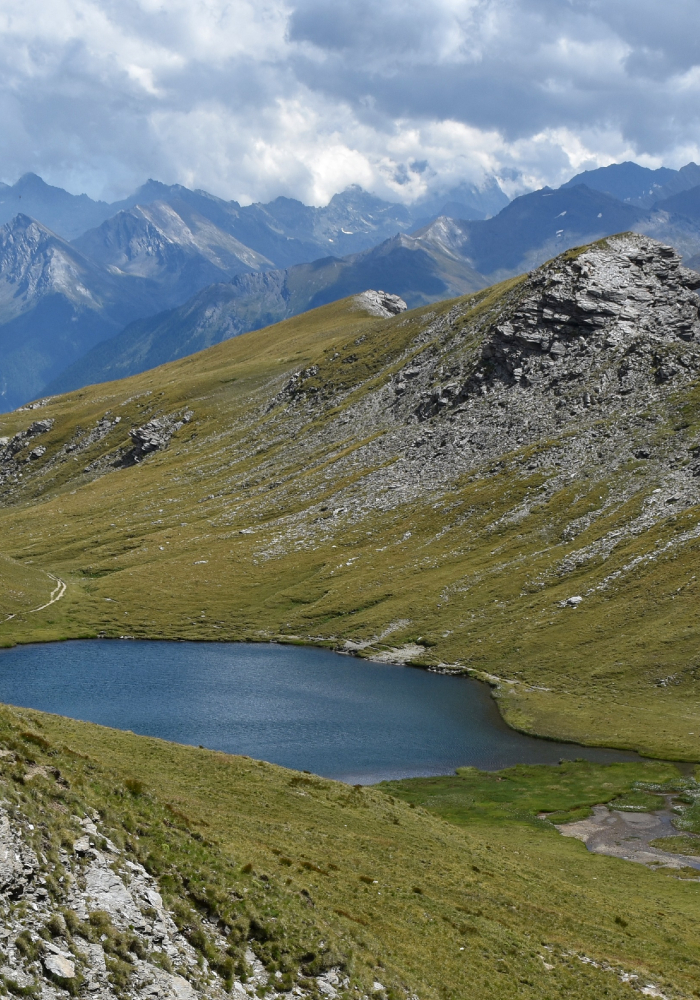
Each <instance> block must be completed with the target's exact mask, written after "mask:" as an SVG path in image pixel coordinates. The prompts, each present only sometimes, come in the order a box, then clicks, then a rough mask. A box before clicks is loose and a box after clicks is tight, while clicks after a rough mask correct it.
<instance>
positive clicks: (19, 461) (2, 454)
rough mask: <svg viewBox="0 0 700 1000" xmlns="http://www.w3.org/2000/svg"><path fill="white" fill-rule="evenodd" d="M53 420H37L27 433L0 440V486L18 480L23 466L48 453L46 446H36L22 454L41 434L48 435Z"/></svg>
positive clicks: (23, 432) (18, 433) (22, 432)
mask: <svg viewBox="0 0 700 1000" xmlns="http://www.w3.org/2000/svg"><path fill="white" fill-rule="evenodd" d="M53 425H54V422H53V420H52V419H46V420H35V421H34V423H33V424H30V425H29V427H28V428H27V429H26V430H25V431H18V432H17V434H14V435H13V436H12V437H8V438H0V485H1V484H2V483H4V482H5V481H7V480H15V481H16V480H17V478H18V477H20V476H21V475H22V472H21V470H22V466H23V465H24V464H26V463H27V462H31V461H33V460H34V459H37V458H41V457H42V455H44V454H45V453H46V447H45V446H44V445H36V446H35V447H34V448H32V449H31V451H28V452H26V453H25V455H24V457H22V455H21V452H22V451H24V449H26V448H27V446H28V445H29V443H30V442H31V441H32V440H33V439H34V438H35V437H37V435H39V434H46V433H47V432H48V431H50V430H51V428H52V427H53Z"/></svg>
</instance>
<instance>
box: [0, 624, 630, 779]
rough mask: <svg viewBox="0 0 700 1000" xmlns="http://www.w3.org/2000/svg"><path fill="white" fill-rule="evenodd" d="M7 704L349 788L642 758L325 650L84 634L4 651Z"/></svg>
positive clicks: (460, 682) (457, 686) (473, 690)
mask: <svg viewBox="0 0 700 1000" xmlns="http://www.w3.org/2000/svg"><path fill="white" fill-rule="evenodd" d="M0 701H3V702H6V703H10V704H13V705H21V706H23V707H28V708H37V709H41V710H42V711H45V712H55V713H57V714H59V715H68V716H71V717H72V718H74V719H83V720H86V721H89V722H98V723H101V724H102V725H105V726H114V727H116V728H118V729H131V730H133V732H135V733H141V734H144V735H148V736H159V737H161V738H163V739H166V740H174V741H176V742H178V743H190V744H193V745H195V746H196V745H199V744H201V745H203V746H205V747H209V748H211V749H215V750H224V751H226V752H227V753H242V754H248V755H249V756H251V757H257V758H259V759H262V760H268V761H272V762H273V763H275V764H283V765H284V766H285V767H293V768H298V769H299V770H308V771H312V772H314V773H315V774H322V775H325V776H326V777H329V778H339V779H341V780H343V781H348V782H362V783H371V782H375V781H381V780H382V779H384V778H402V777H408V776H411V775H429V774H448V773H450V772H451V771H453V770H454V768H455V767H459V766H460V765H465V764H471V765H474V766H476V767H479V768H483V769H486V770H495V769H498V768H502V767H508V766H510V765H512V764H518V763H527V764H554V763H556V762H557V761H558V760H559V759H560V758H561V757H567V758H569V759H572V758H575V757H585V758H587V759H589V760H595V761H600V762H607V761H613V760H633V759H637V758H636V755H635V754H631V753H624V752H618V751H615V750H601V749H592V748H588V747H578V746H576V745H573V744H566V743H552V742H549V741H547V740H537V739H533V738H532V737H529V736H523V735H521V734H520V733H516V732H513V730H511V729H509V728H508V727H507V726H506V725H505V724H504V722H503V721H502V719H501V717H500V715H499V714H498V711H497V709H496V706H495V704H494V702H493V700H492V699H491V696H490V694H489V691H488V688H487V687H486V686H485V685H483V684H480V683H479V682H478V681H473V680H470V679H468V678H465V677H444V676H441V675H438V674H429V673H427V672H425V671H423V670H416V669H412V668H409V667H398V666H393V665H390V664H384V663H370V662H367V661H366V660H358V659H355V658H352V657H348V656H341V655H339V654H338V653H331V652H329V651H328V650H324V649H312V648H310V647H304V646H279V645H275V644H272V645H267V644H262V643H261V644H255V643H253V644H249V643H195V642H137V641H129V640H99V639H97V640H87V641H86V640H83V641H77V642H63V643H47V644H45V645H36V646H16V647H14V648H13V649H4V650H0Z"/></svg>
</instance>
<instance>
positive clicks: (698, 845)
mask: <svg viewBox="0 0 700 1000" xmlns="http://www.w3.org/2000/svg"><path fill="white" fill-rule="evenodd" d="M649 843H650V844H651V846H652V847H658V848H659V850H661V851H670V852H671V853H672V854H687V855H690V856H694V857H699V856H700V840H699V839H696V838H694V837H659V838H658V839H657V840H650V841H649Z"/></svg>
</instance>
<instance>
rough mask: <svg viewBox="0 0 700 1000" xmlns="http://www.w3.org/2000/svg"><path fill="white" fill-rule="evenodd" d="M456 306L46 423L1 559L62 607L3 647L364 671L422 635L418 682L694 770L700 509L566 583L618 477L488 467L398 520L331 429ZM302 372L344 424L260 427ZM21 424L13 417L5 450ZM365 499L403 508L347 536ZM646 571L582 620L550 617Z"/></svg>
mask: <svg viewBox="0 0 700 1000" xmlns="http://www.w3.org/2000/svg"><path fill="white" fill-rule="evenodd" d="M513 289H515V290H516V291H517V280H516V281H511V282H507V283H505V284H504V285H503V286H497V287H496V288H494V289H491V290H487V291H486V292H485V293H479V294H478V295H477V296H475V297H473V298H471V299H467V300H459V302H458V304H460V303H461V304H462V305H464V304H466V303H468V302H470V301H474V302H477V303H478V304H477V306H476V307H475V309H472V312H471V314H470V315H474V314H476V313H478V312H479V311H483V310H485V309H487V308H489V307H490V306H493V305H496V304H498V303H499V302H500V301H501V299H502V297H503V296H504V295H508V294H510V292H511V291H512V290H513ZM454 305H455V303H454V302H449V303H440V304H438V305H435V306H431V307H429V308H426V309H421V310H415V311H414V312H412V313H409V314H408V315H404V316H399V317H396V318H394V319H391V320H377V319H372V318H371V317H367V316H365V315H364V314H361V313H357V312H351V311H349V309H348V303H347V302H341V303H337V304H334V305H332V306H328V307H324V308H322V309H318V310H316V311H314V312H312V313H310V314H306V315H304V316H301V317H297V318H295V319H292V320H288V321H286V322H285V323H282V324H279V325H278V326H276V327H272V328H269V329H267V330H264V331H260V332H258V333H254V334H249V335H246V336H243V337H240V338H236V339H234V340H231V341H228V342H226V343H224V344H221V345H218V346H216V347H214V348H211V349H210V350H209V351H206V352H203V353H202V354H200V355H196V356H194V357H191V358H187V359H184V360H182V361H178V362H174V363H173V364H170V365H167V366H164V367H163V368H161V369H156V370H154V371H152V372H147V373H145V374H143V375H139V376H135V377H133V378H131V379H128V380H125V381H123V382H115V383H109V384H106V385H99V386H96V387H88V388H87V389H83V390H80V391H78V392H75V393H72V394H70V395H67V396H64V397H59V398H57V399H56V400H55V401H54V402H52V403H50V404H49V405H48V406H46V407H45V408H43V409H42V410H41V411H40V413H41V415H42V416H51V417H54V418H55V421H56V423H55V426H54V428H53V430H52V431H51V432H50V433H49V434H47V435H45V436H44V437H43V438H42V441H43V443H45V444H46V445H47V446H48V450H47V453H46V455H45V456H44V458H43V459H42V460H41V461H40V462H36V463H34V464H33V465H32V468H31V470H29V471H27V472H26V474H25V478H24V479H23V484H24V485H23V486H22V487H21V488H19V487H18V489H17V491H16V492H15V493H14V494H13V495H12V496H11V497H10V496H9V495H8V497H7V499H6V501H5V503H4V506H3V509H2V511H0V537H2V548H3V550H4V552H5V553H6V554H8V555H10V556H12V557H13V558H14V559H16V560H18V561H19V562H20V563H21V564H22V565H23V566H25V567H30V568H37V567H38V568H41V569H42V570H47V571H51V572H54V573H57V574H59V575H60V576H61V577H62V578H64V579H65V580H66V581H67V582H68V585H69V586H68V591H67V594H66V597H65V598H64V599H63V600H62V601H60V602H59V603H58V604H55V605H53V606H52V607H51V608H49V609H47V610H46V611H45V612H41V613H39V614H36V615H31V616H27V617H21V616H17V617H16V618H15V619H13V620H12V621H10V622H7V623H5V624H0V641H4V642H18V641H31V640H35V639H55V638H62V637H69V636H80V635H96V634H98V633H100V634H105V635H108V636H113V635H122V634H128V635H133V636H141V637H148V636H157V637H173V638H175V637H179V638H189V639H200V638H201V639H241V638H247V639H269V638H285V637H286V638H288V639H289V640H290V641H296V639H295V637H298V638H300V639H302V640H304V641H309V640H310V639H311V640H314V641H319V642H328V643H329V644H331V645H334V644H336V643H338V644H340V645H342V643H343V642H344V641H345V640H353V641H359V640H363V641H365V642H369V643H371V645H369V646H368V647H367V648H366V649H365V651H364V652H365V655H372V654H375V655H376V654H377V653H381V652H382V650H384V649H386V648H387V647H388V646H397V647H400V646H401V645H403V644H404V643H408V642H411V641H415V640H417V639H418V638H421V639H422V642H423V643H424V644H425V645H427V646H428V650H427V653H426V655H425V657H424V660H423V662H425V663H431V662H432V663H440V662H443V663H461V664H463V665H465V666H466V667H468V668H470V669H473V670H475V671H480V672H484V673H491V674H497V675H501V676H505V677H508V678H511V679H512V680H514V681H515V682H516V683H513V684H506V685H504V686H502V687H501V688H500V690H499V692H498V694H499V697H500V704H501V707H502V710H503V712H504V714H505V716H506V718H507V719H508V720H509V721H510V722H511V723H513V724H514V725H517V726H520V727H521V728H523V729H527V730H530V731H534V732H538V733H541V734H547V735H552V736H557V737H564V738H570V739H574V740H581V741H585V742H591V743H602V744H618V745H623V746H631V747H636V748H638V749H640V750H642V751H643V752H646V753H649V754H652V755H662V756H667V757H670V758H672V759H682V758H685V759H691V760H693V759H695V760H697V759H698V758H699V757H700V746H699V744H700V740H699V738H698V735H697V734H698V733H700V701H699V700H698V697H697V694H698V690H697V687H698V677H697V676H696V675H697V668H698V667H699V666H700V654H699V652H698V650H699V648H700V646H699V639H700V636H699V631H698V616H697V607H698V587H699V585H698V582H697V580H696V578H695V577H696V568H697V558H698V546H699V545H700V541H699V540H698V539H697V538H695V537H690V538H687V539H685V540H682V541H679V539H680V538H681V537H682V535H683V533H684V532H686V531H688V532H690V533H691V536H692V533H693V532H695V528H696V525H697V521H698V511H697V508H694V507H691V508H688V509H686V510H684V511H683V512H682V513H679V514H673V513H672V511H669V513H668V515H667V516H665V518H664V519H663V520H662V521H661V522H660V523H659V524H658V525H657V527H655V528H654V529H651V530H649V531H646V532H644V533H642V534H639V535H636V536H634V537H632V538H631V539H630V540H628V541H625V542H623V543H621V544H619V545H618V546H617V547H616V548H615V549H614V550H613V552H612V553H611V555H610V556H609V558H607V560H605V561H604V560H603V559H600V558H597V559H593V560H590V561H589V562H587V563H586V564H585V565H583V566H580V567H579V568H578V569H576V570H575V571H574V572H573V573H570V574H568V575H567V576H566V577H565V578H562V577H561V576H560V575H559V573H558V572H557V566H558V564H559V562H560V560H561V559H562V558H563V557H564V556H565V555H566V554H567V552H569V551H570V550H571V549H572V547H574V548H577V549H579V548H581V547H582V546H586V545H589V544H594V543H595V541H596V539H597V538H599V537H601V536H602V535H603V534H604V533H606V532H608V531H610V529H611V528H613V527H614V526H615V525H616V524H620V523H623V522H624V521H625V520H626V519H629V518H630V517H631V516H633V515H634V514H635V513H636V511H637V509H638V507H639V505H640V504H641V499H638V500H633V501H629V502H628V503H627V504H626V505H620V504H619V503H615V502H614V498H615V495H616V488H617V485H618V484H617V483H616V481H615V480H614V478H613V479H609V480H608V479H606V480H603V481H601V480H600V478H599V476H598V474H597V473H596V470H595V468H593V469H591V470H590V473H589V475H588V476H587V477H586V478H582V479H578V480H577V481H576V482H573V483H571V484H570V485H568V486H566V487H563V488H557V489H556V490H553V491H551V490H548V486H547V482H548V475H547V473H545V472H543V471H541V470H538V471H528V469H527V462H528V459H529V456H531V455H532V451H533V449H532V448H523V449H522V451H521V452H519V453H517V454H515V455H512V456H509V457H507V460H506V461H504V462H502V463H500V467H499V466H495V467H489V468H488V469H484V470H481V472H482V473H483V474H480V475H479V476H465V477H463V478H462V479H459V480H456V481H454V482H452V483H451V484H448V485H445V486H443V485H440V484H436V485H435V489H434V490H433V491H432V492H429V493H427V494H426V495H424V496H422V497H421V498H419V499H407V500H405V501H403V502H402V501H401V500H400V499H396V497H397V494H392V493H391V468H390V465H389V466H386V459H385V458H384V457H381V456H378V454H377V453H375V452H373V450H372V434H371V433H370V434H368V435H367V436H366V437H365V438H364V439H363V440H361V441H358V440H356V438H355V437H354V435H353V430H352V425H351V424H348V425H347V432H346V431H344V430H343V423H342V421H343V413H344V411H345V410H346V409H347V408H348V407H349V406H350V405H351V404H352V402H353V401H354V400H356V399H358V398H359V397H361V396H363V395H365V394H367V393H369V392H370V391H371V390H372V389H373V388H374V387H376V386H378V385H381V384H382V383H383V382H385V381H386V380H387V378H388V377H389V376H390V374H391V372H392V371H394V370H395V369H396V367H397V366H398V365H399V364H404V363H405V360H406V357H407V353H406V352H407V351H408V349H409V347H410V345H411V344H412V343H413V341H414V338H415V337H416V336H417V335H418V334H420V332H421V330H423V329H424V328H425V326H426V325H427V322H428V319H429V317H433V318H434V317H435V316H436V315H444V314H446V313H447V312H448V311H449V310H450V309H451V308H453V307H454ZM336 356H339V357H336ZM311 365H317V366H319V371H318V373H317V374H316V375H310V376H309V377H308V378H307V381H306V385H307V390H308V391H309V393H311V392H313V391H314V390H316V391H318V392H319V393H323V392H324V391H327V390H328V388H329V387H332V388H333V389H334V390H335V391H336V392H339V393H345V395H344V396H343V398H342V400H341V401H340V402H339V403H338V405H336V406H334V407H333V408H330V409H329V408H326V409H325V410H324V409H323V408H320V407H319V408H318V409H317V410H316V411H313V410H306V411H304V410H303V409H301V410H300V409H297V410H296V411H295V412H292V411H291V410H288V409H287V408H286V407H283V406H277V407H273V408H272V409H270V408H269V402H270V401H271V400H272V399H273V398H274V396H275V394H276V393H277V392H279V390H280V389H281V388H282V387H283V385H284V384H285V382H286V381H287V379H288V374H289V373H290V372H291V371H294V370H295V369H296V370H299V369H302V368H308V367H309V366H311ZM699 402H700V391H699V390H698V389H697V388H696V389H695V390H693V391H692V392H691V393H690V394H689V395H686V396H683V397H679V398H671V397H669V399H668V401H667V404H666V409H665V411H664V413H663V420H662V421H661V422H659V423H657V424H656V426H655V429H654V434H656V435H657V438H658V440H659V441H661V442H663V439H665V438H668V439H670V438H672V437H674V436H676V437H677V436H678V435H679V434H680V435H681V436H683V435H685V436H686V437H687V438H688V439H689V440H690V439H691V438H692V436H693V435H694V434H697V430H698V426H699V423H700V405H699ZM186 405H187V406H190V407H191V408H192V409H193V410H194V412H195V417H194V420H193V421H192V423H191V424H190V425H188V426H186V427H185V428H183V429H182V430H181V431H180V432H179V433H178V435H176V437H175V438H174V439H173V441H172V443H171V445H170V447H169V449H168V450H167V451H165V452H163V453H161V454H157V455H154V456H153V457H151V458H149V459H148V460H147V461H146V462H144V463H143V464H141V465H138V466H136V467H132V468H129V469H121V470H119V471H113V472H110V473H109V474H108V475H104V476H102V477H101V478H96V476H95V474H92V473H84V472H83V469H84V468H85V467H87V466H88V465H89V463H90V462H91V461H92V460H93V459H96V458H98V457H99V455H101V454H103V453H104V452H105V451H107V450H109V449H114V448H115V447H116V446H117V445H118V444H119V443H122V444H123V443H125V442H126V441H127V440H128V438H127V431H128V428H129V427H130V426H134V425H138V424H141V423H143V422H144V421H146V420H147V419H149V417H150V416H153V415H157V414H159V413H170V412H174V411H179V410H181V409H183V408H184V407H185V406H186ZM105 413H110V414H111V415H112V416H114V415H116V414H119V415H120V416H121V417H122V421H121V423H120V424H119V425H117V426H116V427H114V428H113V429H112V430H111V431H110V432H109V434H108V435H107V437H106V438H104V439H103V440H102V441H101V442H99V443H98V444H95V445H92V446H91V447H90V448H88V449H87V450H86V451H84V452H81V453H80V454H78V455H77V456H75V457H74V458H68V459H66V460H64V461H62V462H57V461H55V460H54V456H55V455H56V453H57V451H58V449H59V448H60V446H61V445H62V444H63V443H65V442H66V441H67V440H69V439H70V438H71V436H72V435H74V434H76V433H78V432H77V431H76V428H79V427H81V428H83V429H88V428H90V427H93V426H94V425H95V424H96V422H97V421H98V419H100V418H101V417H102V416H103V415H104V414H105ZM33 416H34V415H33V414H32V417H33ZM30 419H31V417H30V416H29V415H27V414H26V413H15V414H10V415H7V416H5V417H3V418H2V419H1V420H0V425H1V426H0V431H1V432H2V434H5V435H7V434H11V433H13V432H14V431H16V430H17V429H21V428H23V427H25V426H27V424H28V423H29V422H30ZM339 428H340V430H339ZM331 429H334V430H333V433H331ZM376 433H377V434H381V433H382V429H381V427H379V426H378V428H377V431H376ZM343 435H345V437H343ZM557 445H558V442H557V441H556V440H555V441H546V442H542V443H541V445H540V446H539V448H540V451H550V452H554V451H556V448H557ZM52 462H54V464H52ZM382 463H384V468H380V467H381V466H382ZM642 464H643V463H637V465H638V466H639V471H640V473H643V472H644V470H642V469H641V466H642ZM636 472H637V469H636V468H630V469H627V470H625V474H626V475H635V474H636ZM486 473H488V474H486ZM644 474H646V473H645V472H644ZM653 486H654V483H653V482H649V483H647V484H645V488H646V489H647V490H648V491H649V492H650V491H651V489H652V488H653ZM363 491H364V492H363ZM367 491H369V492H372V491H374V492H375V493H376V494H377V495H378V496H379V498H380V499H381V497H382V496H386V497H392V498H393V499H392V503H387V505H386V509H384V510H381V509H378V507H377V506H376V505H375V507H374V508H372V509H370V510H368V511H366V512H364V513H363V514H362V516H358V515H357V510H356V509H355V508H356V507H357V509H359V507H360V506H361V505H360V504H359V502H357V501H358V498H361V497H362V496H363V495H365V494H366V493H367ZM525 503H526V504H527V506H528V507H529V511H528V512H527V513H525V514H523V513H522V508H523V506H524V504H525ZM591 511H593V512H600V513H599V515H598V516H597V517H596V518H594V519H593V520H592V522H591V525H590V527H588V528H587V529H586V530H585V531H583V532H582V533H581V534H579V535H578V537H577V538H576V540H575V542H574V543H572V542H568V541H567V540H566V537H565V533H564V529H565V528H566V526H567V525H568V524H569V523H570V522H571V520H572V519H575V518H577V517H580V516H582V515H584V514H586V513H587V512H591ZM407 530H410V532H411V537H410V540H409V539H408V537H407ZM650 553H652V554H654V558H652V559H647V558H646V557H647V556H648V555H649V554H650ZM659 553H661V554H659ZM637 558H641V561H640V562H639V565H638V566H637V568H636V569H634V570H632V571H629V572H626V573H625V574H624V575H623V576H621V577H620V579H619V580H618V581H616V582H613V583H611V584H609V585H608V586H607V587H606V588H605V589H601V590H596V591H594V592H592V593H590V596H589V597H588V598H587V599H586V601H585V603H584V604H582V605H581V606H580V607H579V608H577V609H575V610H574V609H572V608H561V607H559V606H558V602H559V601H561V600H562V599H564V598H567V597H569V596H570V595H571V594H576V593H582V592H586V591H588V590H589V589H590V588H594V587H596V586H597V585H598V584H599V583H600V582H601V581H602V580H603V578H604V577H608V576H610V575H611V574H614V573H615V572H616V571H617V570H619V569H621V568H622V567H624V566H627V565H629V564H630V563H631V562H632V561H633V560H635V559H637ZM388 627H390V632H387V628H388ZM669 676H670V677H672V681H671V682H670V683H668V684H667V685H666V686H659V680H660V679H664V678H666V677H669Z"/></svg>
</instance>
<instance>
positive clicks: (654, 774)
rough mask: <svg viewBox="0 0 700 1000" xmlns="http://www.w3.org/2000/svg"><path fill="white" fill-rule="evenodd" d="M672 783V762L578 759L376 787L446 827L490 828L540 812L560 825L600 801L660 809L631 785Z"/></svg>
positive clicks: (462, 770) (463, 772)
mask: <svg viewBox="0 0 700 1000" xmlns="http://www.w3.org/2000/svg"><path fill="white" fill-rule="evenodd" d="M677 779H678V770H677V768H675V767H674V766H673V765H672V764H663V763H660V762H656V761H648V762H644V763H640V764H626V763H625V764H606V765H601V764H593V763H590V762H589V761H585V760H578V761H563V762H562V763H561V764H558V765H556V766H545V765H541V764H537V765H528V764H519V765H517V766H516V767H510V768H507V769H505V770H503V771H479V770H478V769H477V768H475V767H460V768H458V769H457V771H456V773H455V774H454V775H446V776H444V777H436V778H408V779H406V780H403V781H394V782H383V783H382V784H381V785H379V786H378V787H380V788H382V789H383V790H385V791H387V792H389V793H390V794H392V795H396V796H397V797H399V798H401V799H402V800H403V801H405V802H408V803H413V804H414V805H420V806H423V807H424V808H425V809H429V810H430V811H431V812H433V813H435V814H436V815H438V816H442V817H443V819H446V820H449V821H450V822H451V823H459V824H462V825H473V824H486V825H487V826H490V825H493V824H501V823H503V822H531V821H534V820H535V819H537V818H538V817H539V816H540V814H546V819H547V820H548V822H550V823H566V822H571V821H573V820H575V819H584V818H585V817H586V816H589V815H591V807H592V806H594V805H598V804H605V803H608V804H609V805H610V806H611V808H628V807H630V806H632V805H634V806H635V808H636V806H637V804H640V805H641V804H642V803H644V804H645V805H647V806H648V807H649V808H661V807H662V806H663V804H664V803H663V799H662V798H661V797H660V796H658V795H653V794H650V793H649V792H646V791H640V790H639V789H637V788H635V787H633V786H634V785H635V784H636V783H638V782H643V783H645V784H652V785H664V784H665V783H667V782H674V781H676V780H677ZM659 803H660V804H659Z"/></svg>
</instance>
